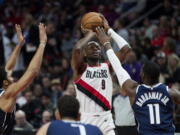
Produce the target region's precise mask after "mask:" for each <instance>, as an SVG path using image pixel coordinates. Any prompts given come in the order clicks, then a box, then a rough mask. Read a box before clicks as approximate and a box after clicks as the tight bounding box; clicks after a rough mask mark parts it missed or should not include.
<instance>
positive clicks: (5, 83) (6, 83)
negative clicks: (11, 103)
mask: <svg viewBox="0 0 180 135" xmlns="http://www.w3.org/2000/svg"><path fill="white" fill-rule="evenodd" d="M8 85H9V81H8V80H3V87H4V88H7V86H8Z"/></svg>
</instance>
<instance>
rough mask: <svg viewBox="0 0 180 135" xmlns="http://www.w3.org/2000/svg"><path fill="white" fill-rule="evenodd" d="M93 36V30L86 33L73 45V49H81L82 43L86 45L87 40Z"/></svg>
mask: <svg viewBox="0 0 180 135" xmlns="http://www.w3.org/2000/svg"><path fill="white" fill-rule="evenodd" d="M94 36H95V34H94V33H93V32H89V33H87V35H86V36H85V37H84V38H83V39H81V40H80V41H79V42H77V44H76V45H75V47H74V49H78V50H79V49H81V48H82V47H83V46H84V45H86V44H87V43H88V41H90V40H91V39H92V38H93V37H94Z"/></svg>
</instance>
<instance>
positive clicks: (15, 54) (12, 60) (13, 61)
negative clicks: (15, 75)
mask: <svg viewBox="0 0 180 135" xmlns="http://www.w3.org/2000/svg"><path fill="white" fill-rule="evenodd" d="M21 48H22V46H21V45H17V46H16V47H15V49H14V50H13V52H12V54H11V56H10V57H9V59H8V62H7V63H6V66H5V69H6V72H8V71H12V70H13V68H14V66H15V64H16V60H17V57H18V56H19V53H20V51H21Z"/></svg>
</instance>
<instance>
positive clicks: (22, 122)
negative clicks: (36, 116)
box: [14, 110, 34, 131]
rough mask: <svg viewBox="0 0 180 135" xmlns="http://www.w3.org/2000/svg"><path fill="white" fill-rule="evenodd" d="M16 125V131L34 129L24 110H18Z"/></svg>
mask: <svg viewBox="0 0 180 135" xmlns="http://www.w3.org/2000/svg"><path fill="white" fill-rule="evenodd" d="M15 120H16V125H15V126H14V130H16V131H23V130H24V131H28V130H29V131H31V130H33V129H34V128H33V126H32V125H31V124H30V123H29V122H28V121H27V120H26V114H25V112H24V111H22V110H18V111H17V112H16V114H15Z"/></svg>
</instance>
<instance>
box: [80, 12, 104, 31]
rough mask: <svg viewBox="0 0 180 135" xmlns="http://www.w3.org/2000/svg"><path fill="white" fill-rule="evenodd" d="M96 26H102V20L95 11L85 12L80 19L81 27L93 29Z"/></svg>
mask: <svg viewBox="0 0 180 135" xmlns="http://www.w3.org/2000/svg"><path fill="white" fill-rule="evenodd" d="M97 26H101V27H103V20H102V18H101V17H100V14H99V13H97V12H89V13H86V14H85V15H84V16H83V17H82V19H81V28H82V29H84V30H86V29H89V30H93V31H94V30H95V28H96V27H97Z"/></svg>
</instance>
